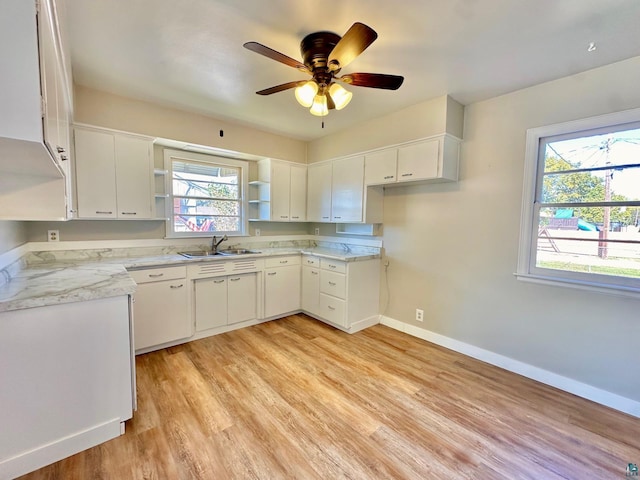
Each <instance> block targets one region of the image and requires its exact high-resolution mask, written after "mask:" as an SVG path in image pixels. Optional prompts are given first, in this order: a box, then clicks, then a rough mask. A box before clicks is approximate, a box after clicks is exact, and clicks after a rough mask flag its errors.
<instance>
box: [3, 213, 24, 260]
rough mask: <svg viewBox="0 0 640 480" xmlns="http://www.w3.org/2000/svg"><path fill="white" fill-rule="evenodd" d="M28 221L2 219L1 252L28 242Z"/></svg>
mask: <svg viewBox="0 0 640 480" xmlns="http://www.w3.org/2000/svg"><path fill="white" fill-rule="evenodd" d="M26 225H27V223H26V222H6V221H2V220H0V254H2V253H4V252H8V251H9V250H11V249H13V248H16V247H19V246H20V245H22V244H23V243H25V242H27V234H26Z"/></svg>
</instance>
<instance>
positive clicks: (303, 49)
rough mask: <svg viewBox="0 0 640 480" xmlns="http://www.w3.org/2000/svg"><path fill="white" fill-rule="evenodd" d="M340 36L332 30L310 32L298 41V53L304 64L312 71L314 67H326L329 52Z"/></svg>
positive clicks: (314, 70) (314, 69)
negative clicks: (300, 54)
mask: <svg viewBox="0 0 640 480" xmlns="http://www.w3.org/2000/svg"><path fill="white" fill-rule="evenodd" d="M341 38H342V37H341V36H340V35H338V34H335V33H333V32H315V33H310V34H309V35H307V36H306V37H304V38H303V39H302V42H300V53H302V60H303V62H304V64H305V65H306V66H307V67H309V69H310V70H311V71H312V72H316V69H319V68H321V69H326V68H327V63H328V59H329V54H330V53H331V52H332V51H333V48H334V47H335V46H336V45H337V44H338V42H339V41H340V39H341Z"/></svg>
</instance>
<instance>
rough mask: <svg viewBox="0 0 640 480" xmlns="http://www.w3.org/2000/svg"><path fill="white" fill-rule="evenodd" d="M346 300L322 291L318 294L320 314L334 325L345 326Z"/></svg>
mask: <svg viewBox="0 0 640 480" xmlns="http://www.w3.org/2000/svg"><path fill="white" fill-rule="evenodd" d="M346 313H347V309H346V302H345V301H344V300H340V299H338V298H335V297H331V296H329V295H325V294H324V293H321V294H320V316H321V317H323V318H325V319H326V320H328V321H330V322H331V323H335V324H336V325H340V326H343V327H344V326H346V324H347V322H346Z"/></svg>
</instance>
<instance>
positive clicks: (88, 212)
mask: <svg viewBox="0 0 640 480" xmlns="http://www.w3.org/2000/svg"><path fill="white" fill-rule="evenodd" d="M74 143H75V161H76V183H77V192H78V217H79V218H87V219H103V218H117V219H128V220H136V219H150V218H153V207H154V199H153V196H154V194H153V190H154V177H153V156H152V151H153V150H152V146H153V141H152V139H151V138H148V137H142V136H137V135H130V134H124V133H120V132H114V131H110V130H103V129H97V128H85V127H76V128H75V130H74Z"/></svg>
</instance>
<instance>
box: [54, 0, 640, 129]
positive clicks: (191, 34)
mask: <svg viewBox="0 0 640 480" xmlns="http://www.w3.org/2000/svg"><path fill="white" fill-rule="evenodd" d="M65 4H66V15H67V22H66V23H67V28H68V37H69V41H70V46H71V61H72V68H73V76H74V81H75V82H76V83H77V84H79V85H84V86H87V87H91V88H95V89H98V90H104V91H107V92H111V93H115V94H119V95H123V96H127V97H133V98H137V99H141V100H147V101H151V102H155V103H159V104H162V105H167V106H172V107H176V108H179V109H183V110H188V111H193V112H198V113H202V114H205V115H210V116H213V117H216V118H220V119H225V120H232V121H235V122H239V123H241V124H244V125H249V126H254V127H257V128H260V129H263V130H267V131H270V132H275V133H280V134H283V135H286V136H291V137H294V138H300V139H304V140H310V139H313V138H318V137H321V136H323V135H326V134H329V133H331V132H334V131H336V130H337V129H340V128H344V127H346V126H349V125H352V124H355V123H358V122H361V121H363V120H366V119H369V118H373V117H376V116H381V115H384V114H387V113H390V112H393V111H396V110H399V109H401V108H404V107H407V106H409V105H412V104H415V103H418V102H421V101H424V100H429V99H431V98H435V97H438V96H441V95H444V94H449V95H451V96H452V97H453V98H455V99H456V100H458V101H459V102H461V103H462V104H465V105H466V104H469V103H472V102H476V101H479V100H483V99H487V98H491V97H494V96H496V95H500V94H503V93H507V92H510V91H514V90H518V89H520V88H523V87H527V86H530V85H535V84H538V83H541V82H545V81H548V80H552V79H556V78H560V77H563V76H566V75H570V74H573V73H577V72H581V71H584V70H588V69H591V68H594V67H598V66H601V65H606V64H609V63H613V62H616V61H619V60H623V59H626V58H630V57H634V56H638V55H640V27H639V25H640V1H639V0H535V1H527V0H448V1H444V0H398V1H395V2H392V1H389V0H349V1H345V0H322V1H317V0H316V1H310V0H295V1H294V0H90V1H87V0H65ZM356 21H360V22H362V23H365V24H367V25H369V26H370V27H372V28H373V29H374V30H376V31H377V32H378V39H377V40H376V41H375V42H374V43H373V44H372V45H371V46H370V47H369V48H368V49H367V50H366V51H365V52H364V53H363V54H362V55H361V56H360V57H358V58H357V59H356V60H354V61H353V63H351V64H350V65H349V66H347V67H346V68H345V69H344V70H343V71H342V72H341V73H342V74H346V73H350V72H373V73H389V74H395V75H402V76H404V77H405V82H404V84H403V85H402V86H401V87H400V89H399V90H397V91H387V90H377V89H370V88H363V87H347V88H349V89H350V90H351V91H352V92H353V100H352V102H351V103H350V104H349V106H348V107H346V108H345V109H344V110H342V111H339V112H338V111H332V112H331V113H330V114H329V116H328V117H326V118H325V124H326V127H325V128H324V129H322V128H321V121H320V119H319V118H317V117H314V116H312V115H311V114H310V113H309V112H308V111H307V110H306V109H304V108H303V107H301V106H300V105H298V103H297V102H296V101H295V99H294V96H293V91H292V90H288V91H285V92H280V93H277V94H274V95H271V96H259V95H256V94H255V92H256V91H257V90H261V89H264V88H267V87H271V86H274V85H278V84H281V83H285V82H289V81H293V80H302V79H305V78H308V77H307V76H306V75H304V74H302V73H300V72H298V71H297V70H295V69H293V68H291V67H287V66H285V65H283V64H280V63H277V62H275V61H273V60H270V59H267V58H265V57H263V56H260V55H258V54H256V53H253V52H250V51H249V50H246V49H244V48H243V47H242V45H243V43H245V42H247V41H251V40H253V41H256V42H259V43H262V44H264V45H266V46H269V47H271V48H273V49H275V50H277V51H279V52H282V53H284V54H285V55H288V56H290V57H293V58H295V59H297V60H301V57H300V50H299V44H300V40H301V39H302V38H303V37H304V36H305V35H307V34H308V33H311V32H316V31H320V30H329V31H333V32H336V33H338V34H339V35H343V34H344V32H346V30H347V29H348V28H349V27H350V26H351V24H353V23H354V22H356ZM590 42H595V43H596V47H597V48H596V50H595V51H593V52H588V51H587V48H588V46H589V43H590Z"/></svg>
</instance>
